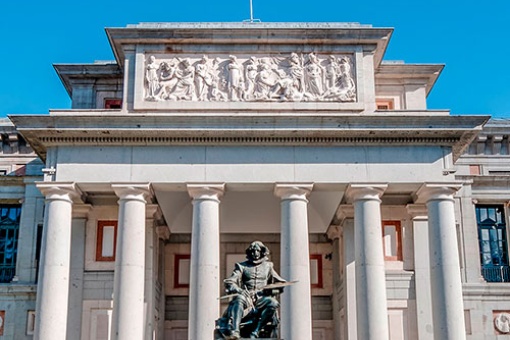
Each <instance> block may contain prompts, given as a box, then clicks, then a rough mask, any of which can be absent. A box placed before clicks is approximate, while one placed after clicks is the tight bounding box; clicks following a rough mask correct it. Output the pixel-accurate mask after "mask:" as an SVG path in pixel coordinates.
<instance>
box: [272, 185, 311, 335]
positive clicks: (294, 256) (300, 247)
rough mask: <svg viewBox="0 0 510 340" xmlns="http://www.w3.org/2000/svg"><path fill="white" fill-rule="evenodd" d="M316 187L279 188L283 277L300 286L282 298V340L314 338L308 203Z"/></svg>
mask: <svg viewBox="0 0 510 340" xmlns="http://www.w3.org/2000/svg"><path fill="white" fill-rule="evenodd" d="M312 188H313V185H312V184H277V185H276V187H275V195H276V196H278V197H280V198H281V248H280V252H281V254H280V255H281V270H280V272H281V275H282V277H283V278H284V279H286V280H297V281H298V282H297V283H296V284H294V285H292V286H290V287H287V288H286V289H285V292H284V293H283V295H282V296H281V303H282V307H281V309H282V310H281V333H282V335H281V337H282V339H292V340H310V339H311V338H312V303H311V289H310V250H309V241H308V200H307V198H306V197H307V196H308V194H309V193H310V192H311V190H312Z"/></svg>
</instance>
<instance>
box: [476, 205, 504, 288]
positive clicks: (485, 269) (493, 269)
mask: <svg viewBox="0 0 510 340" xmlns="http://www.w3.org/2000/svg"><path fill="white" fill-rule="evenodd" d="M476 221H477V224H478V240H479V242H480V261H481V264H482V275H483V277H484V279H485V280H486V281H487V282H510V267H509V265H508V243H507V236H506V233H507V232H506V222H505V213H504V207H503V205H480V206H476Z"/></svg>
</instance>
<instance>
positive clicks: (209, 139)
mask: <svg viewBox="0 0 510 340" xmlns="http://www.w3.org/2000/svg"><path fill="white" fill-rule="evenodd" d="M41 141H42V142H43V143H44V144H45V145H46V146H56V145H62V144H73V145H87V144H88V145H90V144H101V145H104V144H111V145H126V144H129V145H147V144H152V145H168V144H172V145H188V144H202V145H206V144H207V145H209V144H214V145H217V144H258V145H260V144H266V145H268V144H293V145H296V144H297V145H309V144H328V145H329V144H345V145H354V144H356V145H359V144H398V145H404V144H405V145H409V144H412V145H430V144H437V143H439V144H449V145H451V144H454V143H456V142H458V141H459V139H458V138H420V137H271V136H267V137H256V136H253V137H247V136H235V137H228V136H226V137H220V136H217V137H216V136H197V137H192V136H189V137H143V136H142V137H41Z"/></svg>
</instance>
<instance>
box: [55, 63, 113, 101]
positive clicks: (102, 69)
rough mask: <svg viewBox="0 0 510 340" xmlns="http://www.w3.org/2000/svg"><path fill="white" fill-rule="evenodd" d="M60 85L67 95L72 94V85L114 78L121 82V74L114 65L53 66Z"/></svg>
mask: <svg viewBox="0 0 510 340" xmlns="http://www.w3.org/2000/svg"><path fill="white" fill-rule="evenodd" d="M53 68H54V69H55V71H56V72H57V74H58V76H59V78H60V80H61V81H62V84H64V87H65V89H66V91H67V93H68V94H69V96H71V95H72V93H73V86H72V83H73V82H76V81H86V80H95V79H105V78H115V79H119V80H121V81H122V80H123V72H122V70H121V69H120V67H119V65H117V64H116V63H114V62H112V63H101V64H99V63H97V64H53Z"/></svg>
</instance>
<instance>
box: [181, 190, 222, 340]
mask: <svg viewBox="0 0 510 340" xmlns="http://www.w3.org/2000/svg"><path fill="white" fill-rule="evenodd" d="M224 188H225V185H224V184H215V185H211V184H188V192H189V194H190V196H191V197H192V198H193V225H192V231H191V270H190V287H189V299H190V301H189V321H188V322H189V326H188V339H189V340H208V339H212V338H213V334H214V328H215V323H214V322H215V320H216V319H217V318H218V317H219V316H220V304H219V300H218V297H219V293H220V210H219V205H220V199H219V198H220V196H221V195H222V194H223V191H224Z"/></svg>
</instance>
